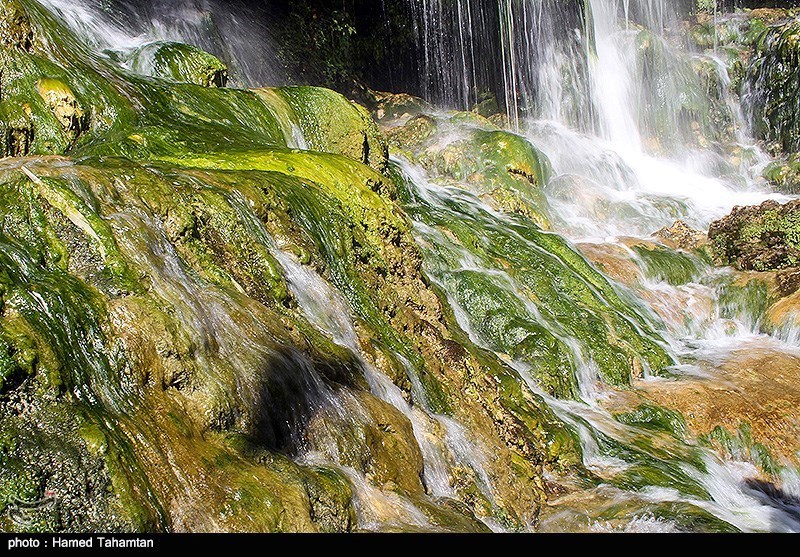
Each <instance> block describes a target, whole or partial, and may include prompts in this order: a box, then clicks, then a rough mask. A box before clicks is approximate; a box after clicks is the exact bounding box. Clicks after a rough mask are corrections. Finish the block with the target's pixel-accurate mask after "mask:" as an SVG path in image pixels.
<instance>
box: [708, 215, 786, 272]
mask: <svg viewBox="0 0 800 557" xmlns="http://www.w3.org/2000/svg"><path fill="white" fill-rule="evenodd" d="M708 237H709V239H710V240H711V245H712V250H713V254H714V257H715V259H716V261H717V262H718V263H719V264H722V265H732V266H734V267H735V268H737V269H739V270H743V271H773V270H779V269H786V268H789V267H797V266H798V265H800V202H798V201H792V202H789V203H786V204H784V205H781V204H780V203H778V202H777V201H765V202H764V203H762V204H761V205H759V206H757V207H736V208H735V209H734V210H733V212H732V213H731V214H730V215H728V216H727V217H725V218H723V219H721V220H718V221H716V222H714V223H712V224H711V226H710V227H709V231H708Z"/></svg>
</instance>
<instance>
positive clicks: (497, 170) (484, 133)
mask: <svg viewBox="0 0 800 557" xmlns="http://www.w3.org/2000/svg"><path fill="white" fill-rule="evenodd" d="M387 134H388V135H389V138H390V143H391V144H392V146H393V147H394V148H395V149H396V150H397V151H398V152H399V153H402V154H404V155H405V156H406V157H408V158H409V159H410V160H413V161H414V162H417V163H419V164H421V165H422V166H423V167H425V168H426V170H428V171H429V172H430V174H431V175H432V176H434V177H435V178H436V179H437V180H438V181H440V182H441V183H443V184H448V185H453V186H456V187H460V188H463V189H466V190H468V191H470V192H472V193H474V194H475V195H477V196H478V197H480V198H481V199H483V200H484V201H486V202H487V203H489V204H490V205H491V206H493V207H495V208H496V209H498V210H500V211H504V212H507V213H516V214H521V215H524V216H525V217H527V218H529V219H530V220H532V221H533V222H534V223H536V224H537V225H538V226H540V227H542V228H545V229H547V228H549V227H550V217H549V215H548V206H547V200H546V198H545V196H544V187H545V185H546V184H547V182H548V180H549V179H550V162H549V161H548V160H547V157H546V156H545V155H544V154H543V153H542V152H540V151H539V150H538V149H536V148H535V147H534V146H533V145H531V143H530V142H528V141H527V140H526V139H524V138H523V137H521V136H519V135H516V134H513V133H510V132H506V131H502V130H499V129H497V128H495V126H494V125H493V124H491V123H490V122H489V121H488V120H485V119H482V117H480V116H478V115H476V114H475V115H474V114H468V113H461V114H455V115H453V116H452V117H451V118H450V119H449V120H445V121H442V120H439V119H436V118H434V117H431V116H429V115H424V114H422V115H418V116H416V117H414V118H411V119H410V120H408V121H407V122H406V124H405V125H404V126H400V127H395V128H390V129H389V130H388V131H387Z"/></svg>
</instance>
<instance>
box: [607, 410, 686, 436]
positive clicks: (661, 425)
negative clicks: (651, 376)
mask: <svg viewBox="0 0 800 557" xmlns="http://www.w3.org/2000/svg"><path fill="white" fill-rule="evenodd" d="M614 419H615V420H617V421H618V422H620V423H623V424H627V425H633V426H636V427H640V428H642V429H648V430H653V431H664V432H666V433H669V434H670V435H673V436H675V437H677V438H679V439H682V438H684V437H685V436H686V433H687V431H688V429H687V427H686V420H684V418H683V416H682V415H681V413H680V412H676V411H674V410H669V409H667V408H662V407H660V406H654V405H650V404H643V405H641V406H638V407H637V408H636V409H635V410H633V411H631V412H625V413H622V414H615V415H614Z"/></svg>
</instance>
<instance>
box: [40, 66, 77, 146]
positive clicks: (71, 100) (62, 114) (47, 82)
mask: <svg viewBox="0 0 800 557" xmlns="http://www.w3.org/2000/svg"><path fill="white" fill-rule="evenodd" d="M36 89H37V90H38V92H39V95H40V96H41V97H42V99H44V102H45V103H46V104H47V106H49V107H50V110H52V111H53V115H54V116H55V117H56V119H57V120H58V121H59V123H61V126H62V127H63V128H64V131H65V132H66V133H67V134H68V135H69V136H70V138H72V139H73V140H74V139H76V138H77V137H78V136H79V135H80V134H81V133H82V132H84V131H86V128H87V127H88V117H87V114H86V112H84V110H83V109H82V108H81V106H80V104H78V100H77V99H76V98H75V95H74V94H73V92H72V90H71V89H70V88H69V86H68V85H67V84H66V83H63V82H62V81H59V80H57V79H47V78H45V79H40V80H39V81H38V82H37V83H36Z"/></svg>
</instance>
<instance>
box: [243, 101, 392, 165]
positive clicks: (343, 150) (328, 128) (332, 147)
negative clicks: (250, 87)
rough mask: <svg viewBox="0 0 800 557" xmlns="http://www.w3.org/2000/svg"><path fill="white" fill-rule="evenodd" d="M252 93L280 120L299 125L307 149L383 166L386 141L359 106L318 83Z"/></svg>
mask: <svg viewBox="0 0 800 557" xmlns="http://www.w3.org/2000/svg"><path fill="white" fill-rule="evenodd" d="M256 93H258V94H259V95H260V96H261V98H262V99H264V101H265V102H266V103H267V104H268V105H270V106H274V107H275V108H276V110H278V111H280V113H282V116H283V118H281V119H282V120H284V121H285V120H287V119H288V120H289V121H290V122H293V123H295V124H296V125H297V126H298V127H299V129H300V132H301V133H302V136H303V138H304V140H305V142H307V146H308V148H309V149H311V150H313V151H320V152H324V153H334V154H339V155H344V156H346V157H349V158H351V159H354V160H357V161H359V162H361V163H363V164H365V165H367V166H371V167H372V168H374V169H375V170H377V171H378V172H384V171H385V170H386V168H387V164H388V159H389V152H388V148H387V146H386V142H385V141H384V139H383V136H382V135H381V133H380V131H379V130H378V126H377V124H375V122H374V120H373V119H372V117H371V116H370V115H369V113H368V112H367V111H366V109H364V108H363V107H361V106H359V105H357V104H355V103H353V102H350V101H348V100H347V99H346V98H345V97H344V96H342V95H340V94H339V93H336V92H334V91H331V90H329V89H323V88H320V87H282V88H279V89H259V90H256ZM287 117H288V118H287Z"/></svg>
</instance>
